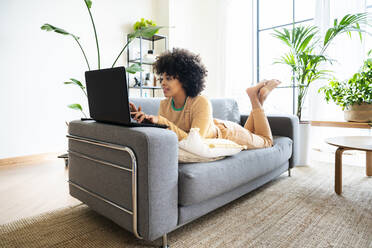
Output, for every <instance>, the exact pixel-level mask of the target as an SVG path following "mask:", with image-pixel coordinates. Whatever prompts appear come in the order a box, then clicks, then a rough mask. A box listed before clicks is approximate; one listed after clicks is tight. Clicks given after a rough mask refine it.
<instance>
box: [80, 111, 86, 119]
mask: <svg viewBox="0 0 372 248" xmlns="http://www.w3.org/2000/svg"><path fill="white" fill-rule="evenodd" d="M81 113H83V115H84V117H85V118H87V116H86V114H85V113H84V111H83V110H82V111H81Z"/></svg>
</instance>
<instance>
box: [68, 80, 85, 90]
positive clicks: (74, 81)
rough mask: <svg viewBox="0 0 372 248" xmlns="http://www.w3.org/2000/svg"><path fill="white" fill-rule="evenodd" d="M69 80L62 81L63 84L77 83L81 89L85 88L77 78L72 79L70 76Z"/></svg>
mask: <svg viewBox="0 0 372 248" xmlns="http://www.w3.org/2000/svg"><path fill="white" fill-rule="evenodd" d="M70 80H71V81H68V82H64V84H74V85H77V86H79V87H80V88H81V89H85V87H84V85H83V84H82V83H81V82H80V81H79V80H77V79H74V78H70Z"/></svg>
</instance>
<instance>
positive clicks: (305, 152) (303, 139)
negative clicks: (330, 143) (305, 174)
mask: <svg viewBox="0 0 372 248" xmlns="http://www.w3.org/2000/svg"><path fill="white" fill-rule="evenodd" d="M299 128H300V130H299V134H300V144H299V145H300V147H299V148H300V152H299V161H298V164H297V165H300V166H301V165H303V166H304V165H310V137H311V136H310V135H311V132H310V131H311V126H310V122H304V121H301V122H300V126H299Z"/></svg>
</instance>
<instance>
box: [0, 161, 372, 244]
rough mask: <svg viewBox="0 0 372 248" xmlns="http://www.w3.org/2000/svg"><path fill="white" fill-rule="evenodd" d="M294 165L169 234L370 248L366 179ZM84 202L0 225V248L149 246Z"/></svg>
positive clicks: (186, 238)
mask: <svg viewBox="0 0 372 248" xmlns="http://www.w3.org/2000/svg"><path fill="white" fill-rule="evenodd" d="M343 172H344V177H343V178H344V187H343V190H344V191H343V195H342V196H338V195H336V194H335V193H334V191H333V173H334V169H333V166H332V165H330V164H320V163H319V164H317V165H314V166H312V167H297V168H295V169H294V170H293V174H292V177H288V176H287V175H286V173H285V174H283V175H282V176H281V177H279V178H278V179H277V180H275V181H273V182H271V183H269V184H267V185H265V186H264V187H261V188H260V189H258V190H256V191H253V192H251V193H250V194H248V195H246V196H244V197H242V198H240V199H238V200H236V201H234V202H233V203H230V204H228V205H226V206H224V207H222V208H220V209H218V210H216V211H214V212H212V213H210V214H208V215H206V216H204V217H202V218H200V219H198V220H196V221H194V222H192V223H189V224H188V225H186V226H184V227H181V228H179V229H177V230H175V231H173V232H171V233H170V234H168V239H169V243H170V245H171V247H172V248H180V247H197V248H200V247H208V248H209V247H275V248H276V247H286V248H287V247H296V248H299V247H301V248H302V247H345V248H351V247H368V248H371V247H372V178H367V177H366V175H365V168H363V167H350V166H344V170H343ZM158 245H160V240H157V241H155V242H145V241H139V240H137V239H136V238H134V236H133V235H132V234H131V233H129V232H127V231H125V230H123V229H121V228H120V227H119V226H117V225H115V224H114V223H112V222H111V221H109V220H107V219H106V218H104V217H102V216H100V215H98V214H96V213H95V212H93V211H92V210H90V209H89V208H88V207H86V206H85V205H78V206H75V207H71V208H67V209H61V210H58V211H54V212H51V213H47V214H44V215H42V216H38V217H34V218H29V219H24V220H20V221H17V222H13V223H10V224H6V225H3V226H0V247H17V248H18V247H27V248H34V247H79V248H82V247H156V246H158Z"/></svg>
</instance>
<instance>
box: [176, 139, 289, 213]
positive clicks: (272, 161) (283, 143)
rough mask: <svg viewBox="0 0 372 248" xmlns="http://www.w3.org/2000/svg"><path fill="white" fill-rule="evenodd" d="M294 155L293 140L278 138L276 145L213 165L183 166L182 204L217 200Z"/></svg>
mask: <svg viewBox="0 0 372 248" xmlns="http://www.w3.org/2000/svg"><path fill="white" fill-rule="evenodd" d="M291 154H292V140H291V139H289V138H287V137H279V136H277V137H274V146H273V147H270V148H264V149H255V150H246V151H242V152H240V153H238V154H236V155H234V156H231V157H227V158H225V159H222V160H219V161H214V162H209V163H192V164H180V165H179V174H178V204H179V205H182V206H187V205H191V204H195V203H199V202H202V201H204V200H207V199H210V198H213V197H215V196H217V195H220V194H222V193H225V192H228V191H231V190H233V189H234V188H236V187H239V186H241V185H244V184H246V183H248V182H250V181H251V180H254V179H255V178H258V177H260V176H262V175H264V174H266V173H269V172H271V171H272V170H275V169H276V168H278V167H279V166H281V165H282V164H283V163H285V162H286V161H288V159H289V158H290V157H291Z"/></svg>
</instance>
